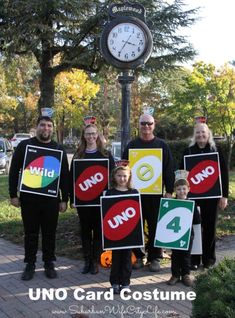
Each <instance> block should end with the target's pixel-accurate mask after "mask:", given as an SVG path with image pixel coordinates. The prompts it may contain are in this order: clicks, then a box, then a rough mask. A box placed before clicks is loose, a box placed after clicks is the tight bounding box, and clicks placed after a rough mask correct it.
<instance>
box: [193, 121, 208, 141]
mask: <svg viewBox="0 0 235 318" xmlns="http://www.w3.org/2000/svg"><path fill="white" fill-rule="evenodd" d="M195 140H196V143H198V144H200V145H206V144H207V142H208V140H209V130H208V129H207V127H206V126H205V125H200V124H199V125H197V126H196V128H195Z"/></svg>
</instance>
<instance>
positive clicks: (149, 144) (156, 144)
mask: <svg viewBox="0 0 235 318" xmlns="http://www.w3.org/2000/svg"><path fill="white" fill-rule="evenodd" d="M149 148H158V149H162V151H163V153H162V158H163V165H162V173H163V186H165V188H166V192H167V193H172V192H173V190H174V179H175V177H174V164H173V159H172V155H171V151H170V148H169V147H168V145H167V144H166V143H165V141H164V140H162V139H160V138H157V137H154V138H153V139H152V140H149V141H145V140H143V139H141V138H140V137H138V138H136V139H134V140H132V141H130V142H129V144H128V145H127V147H126V148H125V150H124V152H123V156H122V157H123V159H128V155H129V149H149Z"/></svg>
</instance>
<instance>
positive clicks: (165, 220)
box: [154, 198, 195, 250]
mask: <svg viewBox="0 0 235 318" xmlns="http://www.w3.org/2000/svg"><path fill="white" fill-rule="evenodd" d="M194 205H195V202H194V201H190V200H178V199H165V198H161V202H160V208H159V215H158V222H157V228H156V234H155V240H154V246H155V247H165V248H170V249H178V250H188V248H189V241H190V235H191V229H192V222H193V212H194Z"/></svg>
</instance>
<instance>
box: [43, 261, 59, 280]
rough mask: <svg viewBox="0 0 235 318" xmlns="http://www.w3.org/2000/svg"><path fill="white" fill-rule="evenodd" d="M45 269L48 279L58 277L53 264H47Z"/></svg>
mask: <svg viewBox="0 0 235 318" xmlns="http://www.w3.org/2000/svg"><path fill="white" fill-rule="evenodd" d="M44 268H45V275H46V277H47V278H56V277H57V273H56V270H55V266H54V263H53V262H50V263H45V265H44Z"/></svg>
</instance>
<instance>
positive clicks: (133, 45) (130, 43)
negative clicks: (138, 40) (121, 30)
mask: <svg viewBox="0 0 235 318" xmlns="http://www.w3.org/2000/svg"><path fill="white" fill-rule="evenodd" d="M122 42H125V41H124V40H122ZM126 43H127V44H131V45H133V46H136V44H135V43H131V42H127V41H126Z"/></svg>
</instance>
